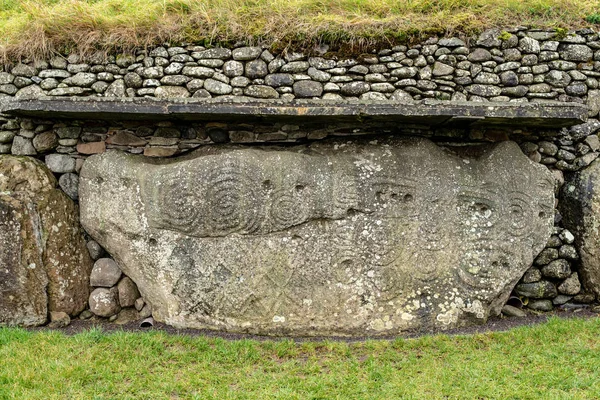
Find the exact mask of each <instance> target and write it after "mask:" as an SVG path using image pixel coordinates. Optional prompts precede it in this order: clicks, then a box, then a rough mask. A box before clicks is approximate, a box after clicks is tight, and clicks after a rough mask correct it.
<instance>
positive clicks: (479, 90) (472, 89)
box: [466, 84, 502, 97]
mask: <svg viewBox="0 0 600 400" xmlns="http://www.w3.org/2000/svg"><path fill="white" fill-rule="evenodd" d="M466 89H467V92H469V93H471V94H474V95H476V96H482V97H492V96H500V94H501V93H502V89H500V88H499V87H498V86H495V85H481V84H474V85H470V86H468V87H467V88H466Z"/></svg>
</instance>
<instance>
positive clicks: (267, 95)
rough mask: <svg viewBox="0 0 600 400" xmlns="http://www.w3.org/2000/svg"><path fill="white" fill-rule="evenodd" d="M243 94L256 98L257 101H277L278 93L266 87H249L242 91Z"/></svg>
mask: <svg viewBox="0 0 600 400" xmlns="http://www.w3.org/2000/svg"><path fill="white" fill-rule="evenodd" d="M244 94H245V95H246V96H250V97H257V98H259V99H277V98H279V93H278V92H277V90H275V89H273V88H272V87H270V86H266V85H251V86H248V87H247V88H246V89H245V90H244Z"/></svg>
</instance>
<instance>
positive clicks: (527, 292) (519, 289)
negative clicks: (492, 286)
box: [515, 281, 558, 299]
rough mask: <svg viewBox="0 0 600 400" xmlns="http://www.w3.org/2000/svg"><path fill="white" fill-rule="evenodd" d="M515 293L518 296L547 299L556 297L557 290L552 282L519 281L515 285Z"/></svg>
mask: <svg viewBox="0 0 600 400" xmlns="http://www.w3.org/2000/svg"><path fill="white" fill-rule="evenodd" d="M515 293H516V294H517V295H519V296H524V297H530V298H532V299H544V298H546V299H548V298H553V297H556V295H557V294H558V291H557V290H556V286H554V284H553V283H552V282H548V281H539V282H532V283H521V284H519V285H517V286H516V287H515Z"/></svg>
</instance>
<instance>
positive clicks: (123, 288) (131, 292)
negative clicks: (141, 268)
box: [117, 276, 140, 308]
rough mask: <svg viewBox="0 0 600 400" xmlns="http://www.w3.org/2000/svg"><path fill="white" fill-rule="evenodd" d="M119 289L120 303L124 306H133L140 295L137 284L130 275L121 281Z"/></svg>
mask: <svg viewBox="0 0 600 400" xmlns="http://www.w3.org/2000/svg"><path fill="white" fill-rule="evenodd" d="M117 289H118V290H119V304H120V305H121V307H123V308H125V307H133V306H134V305H135V301H136V300H137V299H138V298H139V297H140V292H139V290H138V288H137V286H136V284H135V283H134V282H133V281H132V280H131V278H129V277H128V276H126V277H124V278H123V279H121V281H119V284H118V285H117Z"/></svg>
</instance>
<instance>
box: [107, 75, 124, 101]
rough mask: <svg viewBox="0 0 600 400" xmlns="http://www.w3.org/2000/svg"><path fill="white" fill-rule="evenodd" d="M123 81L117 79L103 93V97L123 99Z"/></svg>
mask: <svg viewBox="0 0 600 400" xmlns="http://www.w3.org/2000/svg"><path fill="white" fill-rule="evenodd" d="M125 89H126V87H125V81H124V80H123V79H117V80H115V81H114V82H113V83H111V84H110V86H109V87H108V88H107V89H106V91H105V92H104V97H125Z"/></svg>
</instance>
